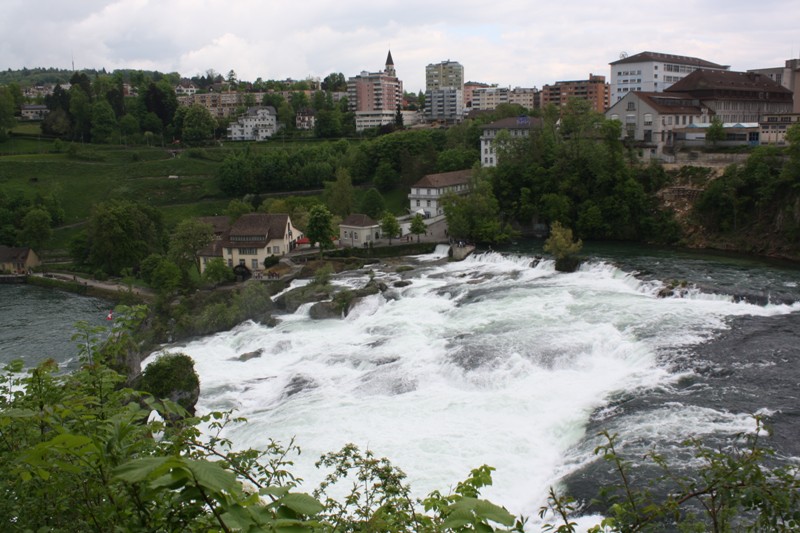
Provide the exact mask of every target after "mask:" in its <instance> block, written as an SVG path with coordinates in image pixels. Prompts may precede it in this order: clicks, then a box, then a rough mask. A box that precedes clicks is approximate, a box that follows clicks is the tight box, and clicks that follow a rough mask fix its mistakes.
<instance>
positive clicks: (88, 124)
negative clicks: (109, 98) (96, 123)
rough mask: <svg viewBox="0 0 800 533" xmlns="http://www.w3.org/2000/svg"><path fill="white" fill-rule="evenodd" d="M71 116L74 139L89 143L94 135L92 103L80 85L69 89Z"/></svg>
mask: <svg viewBox="0 0 800 533" xmlns="http://www.w3.org/2000/svg"><path fill="white" fill-rule="evenodd" d="M69 116H70V121H71V122H72V138H73V139H75V140H79V141H83V142H89V141H90V140H91V135H92V101H91V99H90V98H89V95H88V94H87V93H85V92H84V91H83V90H82V89H81V87H80V86H79V85H73V86H72V87H70V89H69Z"/></svg>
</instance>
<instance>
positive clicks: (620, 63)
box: [609, 52, 730, 105]
mask: <svg viewBox="0 0 800 533" xmlns="http://www.w3.org/2000/svg"><path fill="white" fill-rule="evenodd" d="M609 65H611V78H610V93H611V101H610V104H614V103H616V102H618V101H620V100H621V99H622V97H623V96H625V93H628V92H630V91H642V92H650V93H653V92H655V93H658V92H663V91H665V90H667V89H668V88H669V87H670V86H671V85H672V84H673V83H675V82H678V81H680V80H681V79H683V78H684V77H686V76H687V75H688V74H691V73H692V72H694V71H695V70H697V69H705V70H728V69H729V68H730V67H729V66H728V65H718V64H717V63H712V62H711V61H706V60H705V59H700V58H697V57H689V56H681V55H674V54H664V53H661V52H641V53H638V54H634V55H632V56H628V55H627V54H624V53H623V54H621V56H620V58H619V59H618V60H617V61H612V62H611V63H609ZM610 104H609V105H610Z"/></svg>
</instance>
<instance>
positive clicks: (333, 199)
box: [325, 167, 355, 218]
mask: <svg viewBox="0 0 800 533" xmlns="http://www.w3.org/2000/svg"><path fill="white" fill-rule="evenodd" d="M354 194H355V193H354V190H353V180H352V179H351V178H350V172H348V171H347V169H346V168H345V167H339V168H337V169H336V181H333V182H330V181H329V182H326V183H325V199H326V202H325V203H326V204H328V208H329V209H330V211H331V213H333V214H334V215H339V216H340V217H342V218H344V217H346V216H347V215H349V214H350V213H352V212H353V196H354Z"/></svg>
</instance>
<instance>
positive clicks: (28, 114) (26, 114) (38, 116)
mask: <svg viewBox="0 0 800 533" xmlns="http://www.w3.org/2000/svg"><path fill="white" fill-rule="evenodd" d="M49 112H50V110H49V109H47V106H46V105H41V104H22V105H21V106H20V115H21V116H22V120H42V119H44V117H46V116H47V114H48V113H49Z"/></svg>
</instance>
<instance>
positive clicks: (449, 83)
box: [425, 59, 464, 124]
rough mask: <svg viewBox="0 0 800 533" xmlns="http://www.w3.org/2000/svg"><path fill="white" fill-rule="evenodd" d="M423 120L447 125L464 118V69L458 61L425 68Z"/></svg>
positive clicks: (443, 62) (448, 61)
mask: <svg viewBox="0 0 800 533" xmlns="http://www.w3.org/2000/svg"><path fill="white" fill-rule="evenodd" d="M425 118H426V120H429V121H434V120H435V121H439V122H444V123H448V124H452V123H455V122H460V121H461V120H462V119H463V118H464V67H463V66H462V65H461V64H460V63H459V62H458V61H450V60H449V59H448V60H447V61H442V62H441V63H436V64H430V65H428V66H427V67H425Z"/></svg>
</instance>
